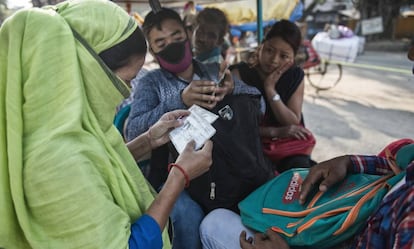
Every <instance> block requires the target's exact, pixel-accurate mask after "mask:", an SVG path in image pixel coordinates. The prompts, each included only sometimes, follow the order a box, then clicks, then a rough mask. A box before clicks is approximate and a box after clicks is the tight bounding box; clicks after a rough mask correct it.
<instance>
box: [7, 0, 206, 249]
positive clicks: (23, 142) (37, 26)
mask: <svg viewBox="0 0 414 249" xmlns="http://www.w3.org/2000/svg"><path fill="white" fill-rule="evenodd" d="M145 53H146V44H145V39H144V38H143V36H142V33H141V31H140V29H139V28H138V27H137V24H136V23H135V22H134V21H133V19H132V18H130V16H128V14H127V13H126V12H125V11H123V10H122V9H121V8H120V7H118V6H117V5H115V4H114V3H112V2H109V1H104V0H84V1H81V0H79V1H71V2H63V3H61V4H58V5H56V6H53V7H49V8H45V9H38V8H33V9H28V10H22V11H19V12H17V13H15V14H14V15H13V16H12V17H10V18H9V19H7V20H6V21H5V22H4V23H3V26H2V27H1V29H0V61H1V65H0V101H1V105H0V122H1V128H0V141H1V145H0V151H1V153H0V160H1V162H0V163H1V173H0V191H1V192H0V217H1V218H0V219H1V223H2V224H1V226H0V248H7V249H9V248H11V249H14V248H19V249H21V248H59V249H62V248H63V249H64V248H117V249H118V248H127V247H128V246H129V247H130V248H138V246H140V248H161V247H164V248H169V247H170V242H169V239H168V234H167V233H166V229H165V226H166V223H167V219H168V215H169V212H170V211H171V208H172V206H173V204H174V202H175V200H176V199H177V197H178V195H179V193H180V192H181V191H182V189H183V188H184V185H185V184H186V183H188V181H189V180H191V179H193V178H195V177H197V176H198V175H200V174H202V173H204V172H205V171H207V170H208V168H209V166H210V164H211V149H212V144H211V142H210V141H209V142H207V143H206V145H205V146H204V148H203V149H202V150H200V151H194V149H192V148H194V146H193V145H194V144H189V145H187V148H186V150H185V152H184V153H182V154H181V156H180V157H179V158H178V159H177V161H176V165H178V166H175V167H172V169H171V171H170V174H169V177H168V179H167V181H166V183H165V187H164V188H163V189H162V190H161V192H160V193H159V194H158V195H157V196H156V197H155V195H154V193H155V192H154V191H153V189H152V188H151V187H150V186H149V185H148V184H147V182H146V180H145V179H144V177H143V176H142V174H141V172H140V171H139V168H138V167H137V166H136V163H135V159H138V158H140V157H141V156H142V155H143V154H145V153H147V152H149V151H150V150H151V149H152V148H155V147H157V146H159V145H161V144H164V143H166V142H167V141H168V131H169V130H171V129H172V128H174V127H177V126H179V125H180V122H179V121H177V118H178V117H179V116H182V115H188V111H184V110H182V111H175V112H172V113H167V114H166V115H164V116H163V117H162V118H161V119H160V121H159V122H157V123H156V124H155V125H154V126H152V127H151V128H150V129H149V131H147V132H146V133H145V134H143V135H141V136H140V137H137V138H136V139H135V140H133V141H131V142H130V143H129V144H127V146H126V145H125V144H124V142H123V139H122V137H121V136H120V134H119V133H118V131H117V129H116V128H115V127H114V126H113V125H112V121H113V117H114V115H115V108H116V106H117V104H119V103H120V101H121V100H122V99H123V98H124V97H126V96H128V94H129V88H128V86H127V84H125V82H126V83H128V81H129V80H130V79H132V78H133V77H134V76H135V75H136V74H137V72H138V70H139V69H140V68H141V67H142V64H143V63H144V60H145ZM191 146H193V147H191ZM154 224H155V225H154Z"/></svg>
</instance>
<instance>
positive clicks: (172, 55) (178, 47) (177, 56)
mask: <svg viewBox="0 0 414 249" xmlns="http://www.w3.org/2000/svg"><path fill="white" fill-rule="evenodd" d="M186 42H187V40H184V41H182V42H173V43H170V44H168V45H167V46H166V47H165V48H164V49H163V50H161V51H160V52H158V53H156V55H157V56H159V57H160V58H161V59H163V60H164V61H166V62H168V63H171V64H177V63H179V62H180V61H181V60H182V59H183V57H184V55H185V43H186Z"/></svg>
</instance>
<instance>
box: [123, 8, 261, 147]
mask: <svg viewBox="0 0 414 249" xmlns="http://www.w3.org/2000/svg"><path fill="white" fill-rule="evenodd" d="M143 31H144V33H145V35H146V37H147V40H148V43H149V48H150V52H151V53H152V54H153V56H154V58H155V59H156V60H157V61H158V63H159V65H160V69H156V70H153V71H151V72H149V73H148V74H147V75H145V76H144V77H142V78H141V79H140V80H139V84H138V86H137V89H136V90H135V92H134V96H135V97H134V101H133V103H132V105H131V113H130V115H129V121H128V124H127V132H126V133H127V134H126V136H127V139H128V140H129V139H132V138H134V137H136V136H137V135H139V134H141V133H143V132H144V131H146V130H148V127H150V126H151V125H152V124H153V123H155V122H156V121H157V120H158V119H159V117H161V115H162V114H164V113H165V112H168V111H171V110H175V109H186V108H188V107H190V106H192V105H193V104H196V105H199V106H202V107H205V108H207V109H211V108H213V107H214V106H216V104H217V102H219V101H221V100H222V99H223V98H224V96H225V95H227V94H239V93H252V94H259V92H258V91H257V90H256V89H255V88H252V87H250V86H247V85H246V84H244V83H243V82H242V81H238V80H235V79H233V77H232V76H231V74H230V72H229V71H228V70H224V69H223V68H225V65H221V66H220V65H218V64H206V65H203V64H201V63H200V62H198V61H196V60H193V59H192V57H193V54H192V52H191V41H190V39H189V38H188V37H187V33H186V31H185V26H184V24H183V22H182V20H181V17H180V16H179V14H178V13H177V12H175V11H174V10H171V9H167V8H162V9H161V10H160V11H159V12H157V13H154V12H150V13H149V14H148V15H147V16H146V17H145V21H144V24H143ZM220 67H221V68H222V69H221V70H220ZM223 71H224V72H223ZM223 73H224V74H225V75H226V77H225V82H224V85H223V86H221V87H217V86H216V84H215V83H214V81H215V80H217V78H218V75H219V74H220V75H221V74H223ZM212 92H214V93H215V94H212Z"/></svg>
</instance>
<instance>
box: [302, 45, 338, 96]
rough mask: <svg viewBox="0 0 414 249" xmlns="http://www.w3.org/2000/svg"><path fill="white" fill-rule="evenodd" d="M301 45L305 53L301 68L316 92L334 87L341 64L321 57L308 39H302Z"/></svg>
mask: <svg viewBox="0 0 414 249" xmlns="http://www.w3.org/2000/svg"><path fill="white" fill-rule="evenodd" d="M302 46H303V49H304V53H305V54H306V59H305V62H304V63H303V65H302V68H303V70H304V72H305V76H306V78H307V79H308V81H309V83H310V85H311V86H312V87H313V88H315V89H316V91H317V92H318V91H324V90H329V89H331V88H333V87H335V86H336V85H337V84H338V83H339V81H340V80H341V78H342V65H341V64H339V63H333V62H331V61H329V60H326V59H322V58H321V57H320V56H319V54H318V53H317V52H316V50H315V49H314V48H313V47H312V43H311V41H309V40H304V41H303V42H302Z"/></svg>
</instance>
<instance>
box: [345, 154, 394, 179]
mask: <svg viewBox="0 0 414 249" xmlns="http://www.w3.org/2000/svg"><path fill="white" fill-rule="evenodd" d="M350 161H351V163H352V171H351V172H353V173H365V174H373V175H386V174H388V173H391V172H392V170H391V169H390V167H389V165H388V163H387V160H386V159H385V158H382V157H378V156H364V155H352V156H350Z"/></svg>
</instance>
